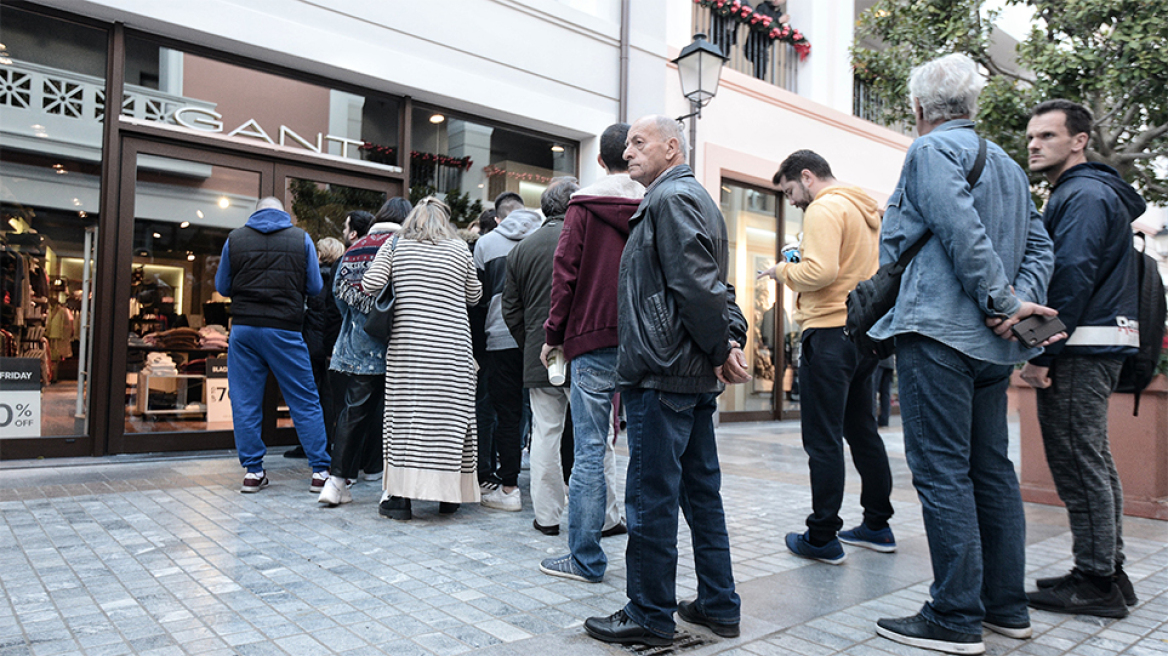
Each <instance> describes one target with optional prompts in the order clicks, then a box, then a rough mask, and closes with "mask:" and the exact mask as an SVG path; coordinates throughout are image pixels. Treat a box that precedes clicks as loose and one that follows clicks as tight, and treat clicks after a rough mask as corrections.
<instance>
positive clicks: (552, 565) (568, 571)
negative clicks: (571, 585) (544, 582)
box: [539, 554, 603, 583]
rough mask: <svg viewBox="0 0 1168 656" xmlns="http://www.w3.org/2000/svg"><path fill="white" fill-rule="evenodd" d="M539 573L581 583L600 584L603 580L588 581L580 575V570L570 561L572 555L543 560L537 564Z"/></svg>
mask: <svg viewBox="0 0 1168 656" xmlns="http://www.w3.org/2000/svg"><path fill="white" fill-rule="evenodd" d="M539 571H541V572H543V573H544V574H547V575H548V576H559V577H561V578H565V579H572V580H573V581H580V582H582V583H600V582H601V581H602V580H603V579H602V578H600V579H590V578H588V577H586V576H584V575H583V574H581V573H580V570H578V569H576V561H574V560H572V554H568V555H567V556H560V557H559V558H544V559H543V561H542V562H540V564H539Z"/></svg>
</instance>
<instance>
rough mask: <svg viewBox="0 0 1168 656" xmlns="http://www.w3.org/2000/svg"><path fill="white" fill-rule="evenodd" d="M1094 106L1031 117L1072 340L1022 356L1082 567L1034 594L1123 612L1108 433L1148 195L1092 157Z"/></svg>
mask: <svg viewBox="0 0 1168 656" xmlns="http://www.w3.org/2000/svg"><path fill="white" fill-rule="evenodd" d="M1090 133H1091V112H1090V111H1088V110H1087V108H1086V107H1083V106H1082V105H1078V104H1076V103H1073V102H1070V101H1069V100H1049V101H1047V102H1044V103H1042V104H1041V105H1039V106H1037V107H1035V108H1034V111H1033V113H1032V114H1031V118H1030V123H1029V125H1028V126H1027V128H1026V138H1027V141H1028V142H1029V143H1028V147H1029V150H1030V170H1031V171H1034V172H1036V173H1042V174H1043V175H1045V176H1046V179H1047V180H1048V181H1050V183H1051V184H1052V185H1053V186H1054V191H1053V192H1051V195H1050V200H1049V201H1048V202H1047V204H1046V208H1045V209H1044V211H1043V214H1042V222H1043V223H1044V224H1045V225H1046V230H1047V232H1049V233H1050V237H1051V239H1053V240H1054V255H1055V261H1054V274H1053V275H1052V276H1051V279H1050V289H1049V291H1048V292H1047V304H1048V305H1049V306H1050V307H1052V308H1054V309H1056V310H1058V312H1059V319H1062V322H1063V323H1064V324H1066V326H1067V334H1068V335H1069V337H1068V338H1067V340H1066V341H1064V342H1060V343H1057V344H1054V345H1051V346H1048V347H1046V352H1045V353H1043V354H1042V355H1040V356H1038V357H1035V358H1034V359H1032V360H1030V361H1029V362H1028V363H1026V365H1025V366H1024V367H1023V368H1022V378H1023V380H1025V381H1026V382H1027V383H1029V384H1030V385H1032V386H1033V387H1035V388H1037V400H1038V421H1039V424H1041V426H1042V441H1043V444H1044V446H1045V447H1046V460H1047V464H1049V465H1050V473H1051V477H1052V478H1053V479H1054V484H1055V489H1056V490H1058V494H1059V498H1060V499H1062V501H1063V503H1064V504H1066V506H1067V514H1068V516H1069V518H1070V524H1071V538H1072V551H1073V552H1074V556H1075V568H1074V569H1073V570H1071V573H1070V574H1068V575H1066V576H1061V577H1058V578H1052V579H1039V580H1038V588H1039V589H1038V590H1037V591H1036V592H1031V593H1029V594H1028V596H1029V601H1030V606H1032V607H1033V608H1038V609H1041V610H1048V611H1053V612H1056V613H1070V614H1074V615H1079V614H1083V615H1098V616H1102V617H1123V616H1125V615H1127V606H1130V605H1133V604H1135V603H1136V601H1137V600H1136V593H1135V590H1134V589H1133V588H1132V584H1131V581H1130V580H1129V579H1128V577H1127V574H1125V573H1124V571H1123V560H1124V557H1123V537H1122V533H1123V529H1122V526H1123V523H1122V522H1123V489H1122V487H1121V486H1120V482H1119V474H1118V472H1116V470H1115V463H1114V461H1112V459H1111V447H1110V445H1109V443H1108V438H1107V406H1108V397H1110V396H1111V393H1112V392H1113V391H1114V390H1115V386H1116V384H1117V383H1118V381H1119V371H1120V369H1121V368H1122V367H1123V360H1124V358H1126V357H1127V356H1128V355H1131V354H1133V353H1135V352H1136V350H1137V349H1138V347H1139V344H1140V335H1139V328H1138V326H1139V323H1138V318H1137V309H1138V308H1137V304H1138V301H1137V293H1138V289H1137V282H1136V281H1137V273H1136V268H1135V267H1136V260H1135V258H1134V257H1133V253H1134V251H1133V249H1132V231H1131V222H1132V221H1134V220H1136V219H1137V218H1139V216H1140V215H1141V214H1143V213H1144V209H1145V204H1144V201H1143V199H1141V198H1140V197H1139V195H1138V194H1137V193H1136V191H1135V189H1132V187H1131V185H1129V184H1128V183H1126V182H1124V180H1123V178H1121V177H1119V174H1118V173H1117V172H1116V171H1115V169H1113V168H1111V167H1110V166H1107V165H1105V164H1095V163H1088V162H1087V157H1086V154H1085V153H1086V149H1087V143H1088V141H1089V140H1090Z"/></svg>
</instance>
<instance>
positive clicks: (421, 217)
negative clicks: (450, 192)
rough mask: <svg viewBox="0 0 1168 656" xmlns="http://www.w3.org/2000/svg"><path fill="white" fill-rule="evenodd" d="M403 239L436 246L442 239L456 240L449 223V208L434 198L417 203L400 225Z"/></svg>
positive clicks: (427, 197) (453, 230) (452, 227)
mask: <svg viewBox="0 0 1168 656" xmlns="http://www.w3.org/2000/svg"><path fill="white" fill-rule="evenodd" d="M400 234H401V236H402V238H403V239H413V240H414V241H424V242H427V243H430V244H436V243H438V242H440V241H442V240H443V239H457V238H458V233H457V232H455V229H454V226H453V225H452V224H451V223H450V208H449V207H447V206H446V203H443V202H442V201H440V200H438V198H436V197H435V196H426V197H425V198H423V199H422V200H420V201H418V204H417V205H415V206H414V209H413V210H412V211H411V212H410V215H409V216H407V217H406V221H405V223H403V224H402V229H401V233H400Z"/></svg>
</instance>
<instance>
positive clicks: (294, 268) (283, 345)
mask: <svg viewBox="0 0 1168 656" xmlns="http://www.w3.org/2000/svg"><path fill="white" fill-rule="evenodd" d="M323 286H324V282H323V280H322V279H321V276H320V264H319V262H318V261H317V257H316V248H315V247H314V246H313V245H312V237H310V236H309V235H308V233H306V232H304V231H303V230H301V229H300V228H296V227H293V226H292V217H290V216H289V215H288V213H287V212H285V211H284V206H283V205H282V204H281V203H280V200H279V199H277V198H273V197H268V198H264V199H261V200H260V202H259V203H257V204H256V211H255V213H254V214H252V215H251V216H250V217H249V218H248V220H247V223H246V224H245V225H244V226H243V227H242V228H237V229H236V230H232V231H231V234H230V235H228V237H227V243H225V244H223V255H222V257H221V258H220V260H219V270H218V272H216V274H215V289H216V290H217V291H218V292H219V293H220V294H222V295H224V296H229V297H231V317H232V318H231V346H230V347H229V348H228V350H227V381H228V385H229V386H230V390H231V392H230V393H231V412H232V415H233V419H234V423H235V448H236V449H237V450H238V451H239V462H240V464H242V465H243V466H244V468H245V469H247V474H246V475H244V477H243V485H242V487H241V488H240V491H242V492H258V491H260V490H261V489H263V488H264V487H266V486H267V484H268V479H267V477H266V476H264V454H265V453H266V452H267V448H266V447H265V446H264V442H263V439H262V438H261V437H260V423H261V420H262V417H263V398H264V385H265V383H266V381H267V379H268V372H271V373H272V374H274V375H275V376H276V381H277V382H278V383H279V384H280V391H281V392H283V393H284V400H285V401H286V402H287V403H288V409H289V411H290V412H291V414H292V421H293V423H294V424H295V426H296V434H297V435H298V436H299V437H300V444H301V445H303V446H304V451H305V453H306V454H307V455H308V462H309V464H310V465H312V472H313V474H312V480H311V481H310V484H309V488H310V490H311V491H313V492H316V493H317V494H319V493H320V491H321V489H322V488H323V487H324V483H325V481H327V480H328V470H329V464H330V459H329V454H328V450H327V438H326V437H325V429H324V416H323V414H322V413H321V409H320V397H319V395H318V394H317V391H316V386H315V384H314V383H313V378H312V363H311V361H310V360H309V357H308V347H307V346H305V344H304V338H303V337H302V336H301V333H300V330H301V327H302V325H303V323H304V301H305V298H306V297H308V296H315V295H317V294H319V293H320V291H321V289H322V288H323Z"/></svg>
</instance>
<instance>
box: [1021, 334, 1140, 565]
mask: <svg viewBox="0 0 1168 656" xmlns="http://www.w3.org/2000/svg"><path fill="white" fill-rule="evenodd" d="M1122 368H1123V361H1122V360H1117V359H1115V358H1107V357H1091V356H1074V355H1061V356H1059V357H1058V358H1056V359H1055V361H1054V365H1053V366H1051V368H1050V379H1051V381H1052V384H1051V386H1050V387H1048V388H1046V389H1040V390H1036V392H1037V398H1038V422H1039V424H1040V425H1041V426H1042V444H1043V447H1045V449H1046V463H1047V464H1048V465H1049V466H1050V475H1051V478H1052V479H1054V486H1055V489H1056V490H1058V495H1059V499H1061V500H1062V502H1063V504H1065V505H1066V507H1067V517H1068V519H1069V521H1070V524H1071V542H1072V551H1073V552H1074V555H1075V567H1078V568H1079V569H1080V570H1082V571H1084V572H1086V573H1088V574H1093V575H1095V576H1109V575H1111V574H1113V573H1114V572H1115V566H1116V565H1117V564H1118V565H1122V564H1123V560H1124V556H1123V486H1122V485H1121V484H1120V482H1119V472H1118V471H1116V469H1115V461H1114V460H1112V459H1111V442H1110V440H1109V439H1108V437H1107V407H1108V404H1109V401H1110V398H1111V393H1112V391H1114V390H1115V386H1116V384H1117V383H1118V382H1119V371H1120V369H1122Z"/></svg>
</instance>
